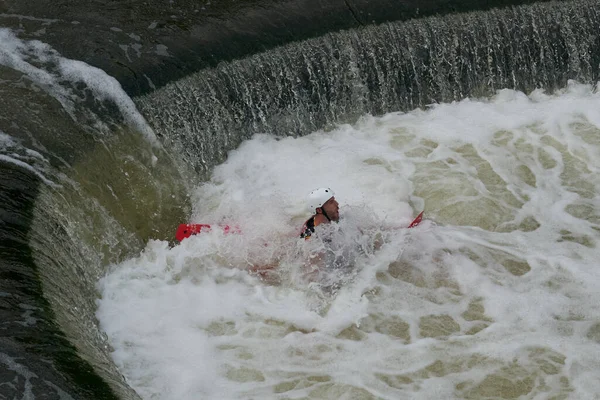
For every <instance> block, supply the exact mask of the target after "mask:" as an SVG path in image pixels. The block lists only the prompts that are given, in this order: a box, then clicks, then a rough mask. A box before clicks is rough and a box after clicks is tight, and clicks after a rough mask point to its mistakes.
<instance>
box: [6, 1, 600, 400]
mask: <svg viewBox="0 0 600 400" xmlns="http://www.w3.org/2000/svg"><path fill="white" fill-rule="evenodd" d="M0 8H1V7H0ZM597 9H598V7H597V1H588V0H581V1H568V2H549V3H545V4H533V5H531V6H524V7H515V8H510V9H503V10H491V11H488V12H476V13H468V14H460V15H448V16H445V17H432V18H426V19H420V20H413V21H407V22H390V23H386V24H382V25H378V26H367V27H361V28H357V29H355V30H349V31H344V32H336V33H330V34H327V35H324V36H322V37H317V38H313V39H310V40H305V41H300V42H295V43H291V44H288V45H285V46H282V47H279V48H275V49H271V50H269V51H265V52H264V53H261V54H256V55H253V56H250V57H248V58H245V59H240V60H235V61H232V62H223V63H221V64H219V65H217V66H216V67H215V68H212V69H206V70H202V71H198V72H197V73H195V74H193V75H190V76H188V77H186V78H185V79H182V80H180V81H177V82H172V83H171V84H169V85H166V86H164V87H162V88H160V89H157V90H155V91H153V92H152V93H148V94H146V95H144V96H143V97H139V98H133V99H132V98H130V97H129V96H128V95H127V94H126V93H125V92H124V91H123V90H122V88H121V86H120V84H119V83H118V82H117V81H116V79H115V78H113V77H111V76H109V75H108V74H106V73H105V72H104V71H102V70H100V69H98V68H95V67H92V66H90V65H88V64H86V63H85V62H83V61H80V60H74V59H68V58H66V57H65V56H64V55H62V54H60V53H59V52H58V51H57V50H56V49H55V48H53V47H52V46H51V45H50V44H48V43H45V41H46V40H47V41H48V42H52V41H54V40H56V41H60V40H61V38H62V37H61V35H60V32H59V30H60V28H59V27H58V25H56V26H55V25H52V24H55V23H57V20H49V19H40V18H36V17H33V16H23V15H13V14H0V18H2V21H5V22H7V23H9V22H10V23H13V25H11V29H5V28H1V29H0V203H1V207H2V209H1V212H0V239H1V240H0V254H1V257H0V315H1V318H0V319H1V321H0V346H1V348H0V368H1V370H0V381H1V382H0V397H2V398H4V397H6V398H25V399H30V398H60V399H69V398H77V399H79V398H82V399H89V398H93V399H115V398H122V399H137V398H139V397H140V396H141V397H142V398H144V399H177V400H179V399H184V400H185V399H198V398H209V399H213V398H215V399H235V398H240V399H247V398H257V399H258V398H281V399H283V398H315V399H323V398H331V399H338V398H364V399H369V398H378V399H379V398H385V399H398V398H411V399H412V398H423V399H431V398H443V399H446V398H466V399H468V398H473V399H479V398H490V399H492V398H530V399H534V398H535V399H537V398H539V399H542V398H543V399H546V398H552V399H561V398H573V399H594V398H597V396H598V394H597V393H600V387H599V384H598V379H597V375H598V374H597V370H598V367H599V366H600V365H598V364H600V363H599V362H598V361H597V357H596V356H595V354H596V352H597V348H598V345H599V344H600V310H598V307H599V304H600V302H599V300H600V299H599V298H598V297H599V296H600V295H598V293H597V292H598V290H597V287H598V275H599V273H598V272H597V268H596V267H595V265H594V263H595V260H596V258H597V254H598V251H597V247H598V240H599V238H600V236H599V229H600V199H599V194H598V193H600V188H599V185H600V180H599V179H600V178H598V176H599V175H598V168H599V166H600V111H598V110H600V107H599V106H600V95H599V94H598V92H599V91H598V86H597V81H598V79H600V78H599V76H600V62H599V58H598V57H599V54H600V41H599V40H598V34H597V32H598V30H599V24H600V19H599V18H598V12H597ZM11 21H12V22H11ZM63 23H64V24H79V23H80V22H79V21H70V22H69V21H62V22H61V24H63ZM64 24H63V25H64ZM61 26H62V25H61ZM155 27H156V24H155V23H154V22H152V23H150V24H149V25H148V27H147V28H144V29H145V30H143V32H142V31H139V32H138V31H136V32H137V33H136V32H130V31H129V28H131V29H133V27H128V26H122V27H111V28H106V29H109V30H110V31H111V32H122V33H123V35H122V36H123V37H126V38H127V39H124V40H127V41H129V40H131V41H133V42H135V43H134V45H135V46H136V47H132V48H133V49H137V50H139V49H141V47H139V46H141V45H140V44H139V43H137V42H138V41H139V40H140V39H142V36H144V35H145V34H147V33H148V32H147V31H148V30H153V29H154V28H155ZM46 28H48V30H46ZM51 28H52V29H51ZM96 28H97V27H96ZM54 29H56V30H54ZM90 29H95V28H93V27H92V25H90ZM98 29H100V28H98ZM165 29H166V28H165ZM95 33H97V32H96V31H95ZM149 37H151V36H149ZM149 37H145V39H148V38H149ZM32 38H37V39H39V40H31V39H32ZM107 40H111V39H107ZM119 40H120V39H119ZM147 41H151V40H150V39H148V40H147ZM133 42H131V43H133ZM54 43H56V42H54ZM115 43H116V42H115ZM119 43H120V42H119ZM128 43H129V42H128ZM152 43H153V42H152ZM98 46H99V48H98V49H93V51H90V53H94V54H96V55H98V56H99V57H103V55H104V54H105V53H103V50H102V46H101V44H98ZM118 46H120V45H118ZM124 46H125V49H127V48H128V47H127V46H129V45H124ZM160 46H162V47H160V49H161V51H160V54H158V55H159V56H161V57H170V54H171V52H172V54H175V53H177V51H179V50H181V51H182V52H183V53H185V54H187V55H186V56H184V58H186V57H188V56H189V58H193V49H168V48H163V47H165V46H164V45H160ZM155 47H156V49H158V48H159V45H156V46H155V45H154V43H153V44H152V46H151V49H152V50H151V51H150V53H143V54H151V57H155V56H157V54H155V52H154V49H155ZM57 48H58V47H57ZM119 48H121V49H123V47H119ZM188 50H190V53H188ZM125 51H127V50H125ZM76 53H77V52H76ZM84 53H85V54H88V53H87V52H84ZM131 56H132V57H134V55H133V54H131ZM137 56H138V57H141V56H142V52H138V53H137ZM128 57H129V55H128ZM92 59H93V58H92ZM173 60H177V59H176V58H174V59H173ZM173 60H172V61H173ZM87 61H88V62H92V61H90V60H89V59H88V60H87ZM139 61H140V63H142V64H144V62H146V61H147V62H148V66H149V67H151V66H152V65H154V64H152V62H151V60H150V61H149V60H148V59H143V58H142V59H140V60H139ZM109 62H111V63H112V62H114V64H115V65H118V67H116V68H118V69H120V68H122V67H123V66H122V65H119V61H118V60H110V61H109ZM173 63H174V64H176V63H177V62H176V61H173ZM144 65H145V64H144ZM129 72H131V73H133V74H134V75H135V74H136V73H138V72H139V73H140V75H139V76H145V74H144V73H143V72H144V71H143V70H139V71H134V70H131V71H129ZM179 72H181V71H179ZM179 72H178V73H179ZM165 74H167V75H168V71H165ZM127 76H128V75H127ZM128 83H129V84H131V82H125V84H128ZM507 88H510V89H507ZM536 88H537V89H536ZM541 88H544V90H542V89H541ZM556 90H558V91H557V92H555V91H556ZM138 109H139V112H138ZM400 111H403V113H400ZM390 112H396V113H392V114H389V113H390ZM319 186H331V187H332V188H333V189H334V190H335V193H336V198H337V200H338V201H339V202H340V204H341V215H342V218H341V220H340V221H339V223H336V224H329V225H324V226H320V227H317V232H316V235H315V236H314V237H313V238H311V239H310V240H308V241H304V240H300V239H299V237H298V234H299V231H300V229H301V227H302V224H303V223H304V221H305V220H306V218H307V217H308V214H307V213H306V210H305V208H304V198H305V196H306V194H307V193H308V192H309V191H310V190H311V189H314V188H316V187H319ZM421 210H425V216H426V220H425V221H424V222H423V223H422V224H421V225H420V226H418V227H417V228H414V229H406V226H407V225H408V224H409V223H410V221H411V220H412V218H414V217H415V216H416V215H417V213H418V212H420V211H421ZM189 220H191V221H192V222H204V223H210V224H213V225H214V226H215V229H213V230H212V231H211V232H208V233H205V234H202V235H198V236H194V237H192V238H190V239H187V240H185V241H184V242H183V243H182V244H179V245H176V246H173V240H172V238H173V236H174V231H175V228H176V227H177V225H178V224H179V223H181V222H187V221H189ZM225 225H228V226H230V227H232V228H233V229H230V231H232V233H229V234H225V233H224V232H223V231H222V229H221V228H220V227H219V226H225ZM167 240H169V242H167ZM132 388H133V389H132Z"/></svg>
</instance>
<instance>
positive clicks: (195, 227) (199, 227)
mask: <svg viewBox="0 0 600 400" xmlns="http://www.w3.org/2000/svg"><path fill="white" fill-rule="evenodd" d="M423 212H424V211H421V213H419V215H417V218H415V219H414V220H413V222H411V223H410V225H408V228H414V227H415V226H417V225H419V224H420V223H421V220H422V219H423ZM218 227H219V228H221V229H222V230H223V233H242V232H241V231H240V229H239V228H232V227H230V226H229V225H218ZM211 229H212V225H210V224H181V225H179V227H178V228H177V232H176V233H175V239H177V240H178V241H180V242H181V241H182V240H183V239H186V238H189V237H190V236H192V235H197V234H198V233H202V232H208V231H210V230H211Z"/></svg>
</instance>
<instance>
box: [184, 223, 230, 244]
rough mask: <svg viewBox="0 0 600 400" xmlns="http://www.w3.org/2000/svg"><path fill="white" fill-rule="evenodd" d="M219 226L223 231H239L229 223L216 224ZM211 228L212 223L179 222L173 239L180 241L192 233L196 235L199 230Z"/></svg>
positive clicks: (205, 230)
mask: <svg viewBox="0 0 600 400" xmlns="http://www.w3.org/2000/svg"><path fill="white" fill-rule="evenodd" d="M218 226H219V228H221V229H223V233H240V230H239V229H238V228H232V227H230V226H229V225H218ZM211 229H212V225H209V224H181V225H179V227H178V228H177V232H176V233H175V239H177V240H179V241H180V242H181V241H182V240H183V239H185V238H189V237H190V236H192V235H196V234H198V233H201V232H208V231H210V230H211Z"/></svg>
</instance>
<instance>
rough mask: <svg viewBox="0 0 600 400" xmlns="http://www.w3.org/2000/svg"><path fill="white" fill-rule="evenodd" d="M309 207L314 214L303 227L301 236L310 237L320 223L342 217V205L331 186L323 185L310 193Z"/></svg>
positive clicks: (326, 222) (334, 220)
mask: <svg viewBox="0 0 600 400" xmlns="http://www.w3.org/2000/svg"><path fill="white" fill-rule="evenodd" d="M306 205H307V208H308V210H309V211H310V212H311V213H312V214H313V216H312V217H310V218H309V219H308V220H306V222H305V223H304V226H303V227H302V232H301V233H300V237H301V238H304V239H308V238H310V236H311V235H312V234H313V233H314V232H315V227H316V226H318V225H320V224H328V223H330V222H331V221H333V222H337V221H339V219H340V213H339V211H340V206H339V204H338V202H337V200H336V199H335V193H334V192H333V190H331V189H330V188H326V187H322V188H318V189H315V190H313V191H312V192H310V193H309V195H308V199H307V204H306Z"/></svg>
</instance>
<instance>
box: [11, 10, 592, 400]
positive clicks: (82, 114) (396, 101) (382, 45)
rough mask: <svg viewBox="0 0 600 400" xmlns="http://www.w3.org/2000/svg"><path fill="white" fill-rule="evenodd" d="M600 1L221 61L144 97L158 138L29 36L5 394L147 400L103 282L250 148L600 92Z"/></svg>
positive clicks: (19, 85) (15, 90) (477, 16)
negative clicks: (516, 94) (262, 142)
mask: <svg viewBox="0 0 600 400" xmlns="http://www.w3.org/2000/svg"><path fill="white" fill-rule="evenodd" d="M597 6H598V3H597V2H591V1H590V2H588V1H581V2H563V3H543V4H534V5H531V6H523V7H520V8H514V9H508V10H493V11H488V12H477V13H471V14H464V15H456V16H446V17H431V18H427V19H422V20H415V21H408V22H396V23H386V24H383V25H379V26H366V27H360V28H356V29H353V30H348V31H343V32H338V33H329V34H326V35H324V36H322V37H318V38H313V39H310V40H307V41H303V42H298V43H293V44H289V45H287V46H285V47H280V48H275V49H272V50H270V51H268V52H264V53H259V54H256V55H253V56H251V57H249V58H245V59H242V60H238V61H233V62H230V63H222V64H219V65H218V66H217V67H215V68H213V69H206V70H202V71H200V72H198V73H195V74H191V75H189V76H188V77H186V78H184V79H182V80H180V81H177V82H173V83H172V84H170V85H167V86H165V87H163V88H161V89H159V90H157V91H155V92H152V93H150V94H147V95H145V96H143V97H137V98H134V99H133V100H134V102H135V104H136V105H137V107H138V109H139V110H140V112H141V114H142V115H143V116H144V118H145V119H146V121H148V123H149V125H150V126H151V127H152V129H153V130H154V132H155V133H156V137H154V136H153V135H152V132H151V131H149V130H148V129H147V127H145V126H144V124H143V121H142V122H140V121H139V118H138V117H139V114H136V113H135V112H134V111H131V104H130V103H128V102H127V101H129V102H131V99H129V98H128V97H127V96H126V95H125V94H124V93H123V92H119V91H118V90H115V89H110V88H111V87H112V85H114V82H113V81H111V80H110V79H108V76H103V75H102V74H97V73H96V72H94V71H91V70H90V67H89V66H86V65H81V64H77V63H73V62H69V63H67V64H64V65H63V64H62V61H61V60H63V58H62V57H61V55H60V54H57V53H56V52H54V51H53V50H52V49H51V48H48V47H44V46H43V45H40V44H35V43H33V42H30V41H23V40H20V39H19V38H18V29H13V30H14V31H17V32H15V33H16V36H17V37H16V38H14V40H13V39H10V38H8V36H4V40H5V41H4V43H2V44H1V45H0V49H2V51H3V53H0V64H2V66H0V110H1V111H0V176H1V178H0V187H1V190H0V199H1V201H2V203H1V204H2V209H1V213H0V238H1V241H0V254H2V256H1V258H0V265H1V269H0V276H1V277H2V280H1V281H0V314H1V319H0V331H1V332H2V336H1V337H0V344H1V345H0V366H1V367H0V395H1V397H3V398H51V399H52V398H63V399H69V398H77V399H79V398H81V399H111V398H132V399H134V398H137V395H136V394H135V393H134V392H133V391H132V390H131V389H130V388H129V387H128V386H127V384H126V382H124V379H123V378H122V377H121V374H120V373H119V371H117V369H116V367H115V366H114V364H113V362H112V361H111V359H110V348H109V346H108V344H107V341H106V338H105V336H104V335H103V333H102V332H101V331H100V330H99V329H98V327H97V321H96V319H95V317H94V313H95V307H96V303H95V300H96V297H97V293H96V289H95V284H96V281H97V280H98V278H99V277H100V276H102V275H104V274H105V273H106V271H107V268H108V266H109V265H110V264H111V263H115V262H118V261H120V260H123V259H124V258H128V257H131V256H132V255H135V254H136V253H137V252H139V251H140V249H141V248H142V247H143V245H144V244H145V243H146V242H147V241H148V240H149V239H152V238H156V239H170V238H171V237H172V233H173V232H174V228H175V226H176V225H177V224H178V223H179V222H180V221H184V220H185V219H186V217H187V215H188V213H189V209H188V208H189V205H188V200H187V196H188V189H189V188H190V187H193V185H194V184H195V183H197V182H198V181H200V180H202V179H205V178H206V176H207V174H208V173H209V172H210V169H211V168H212V167H213V166H214V165H216V164H218V163H220V162H222V161H223V160H224V159H225V157H226V154H227V151H228V150H230V149H233V148H235V147H236V146H237V145H238V144H239V143H240V142H241V141H243V140H244V139H246V138H248V137H250V136H251V135H252V134H254V133H257V132H267V133H271V134H275V135H303V134H306V133H309V132H312V131H315V130H318V129H327V128H329V127H332V126H333V125H335V124H337V123H343V122H351V121H354V120H355V119H356V118H357V117H359V116H361V115H363V114H365V113H371V114H377V115H378V114H383V113H386V112H390V111H398V110H409V109H413V108H415V107H426V106H427V105H428V104H431V103H435V102H448V101H453V100H457V99H461V98H464V97H467V96H485V95H488V94H490V93H493V92H494V91H495V90H496V89H500V88H515V89H519V90H523V91H529V90H532V89H534V88H546V89H548V90H552V89H555V88H558V87H562V86H564V85H565V84H566V82H567V80H569V79H576V80H578V81H580V82H596V81H597V80H598V74H599V70H598V69H599V64H600V38H599V36H598V32H599V31H600V29H599V28H600V21H599V19H598V11H597V9H598V7H597ZM39 38H40V40H41V41H42V42H43V41H44V35H43V33H41V34H40V37H39ZM15 43H16V44H17V46H16V47H15V46H13V45H14V44H15ZM9 44H11V45H9ZM19 46H20V47H19ZM11 55H15V56H16V58H11V57H10V56H11ZM74 71H75V72H74ZM77 71H79V72H77ZM81 71H83V73H81ZM90 77H92V78H90ZM136 118H138V119H136Z"/></svg>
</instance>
